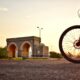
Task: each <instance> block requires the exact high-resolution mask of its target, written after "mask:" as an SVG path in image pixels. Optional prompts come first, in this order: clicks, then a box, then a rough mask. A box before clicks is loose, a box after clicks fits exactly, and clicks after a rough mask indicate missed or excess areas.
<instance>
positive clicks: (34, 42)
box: [6, 36, 49, 58]
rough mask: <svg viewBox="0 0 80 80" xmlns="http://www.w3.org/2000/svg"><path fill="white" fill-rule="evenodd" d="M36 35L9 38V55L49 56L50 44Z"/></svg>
mask: <svg viewBox="0 0 80 80" xmlns="http://www.w3.org/2000/svg"><path fill="white" fill-rule="evenodd" d="M40 40H41V38H39V37H35V36H29V37H21V38H9V39H7V40H6V41H7V52H8V57H25V58H31V57H48V53H49V52H48V46H45V45H44V44H42V43H41V42H40Z"/></svg>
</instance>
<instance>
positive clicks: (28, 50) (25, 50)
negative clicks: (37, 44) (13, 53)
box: [20, 41, 32, 58]
mask: <svg viewBox="0 0 80 80" xmlns="http://www.w3.org/2000/svg"><path fill="white" fill-rule="evenodd" d="M20 50H21V55H22V57H29V58H30V57H32V45H31V43H30V42H29V41H24V42H23V43H22V44H21V47H20Z"/></svg>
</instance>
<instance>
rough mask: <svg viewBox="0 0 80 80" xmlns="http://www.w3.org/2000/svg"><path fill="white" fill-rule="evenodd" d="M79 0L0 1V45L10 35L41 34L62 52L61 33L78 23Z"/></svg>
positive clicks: (52, 46)
mask: <svg viewBox="0 0 80 80" xmlns="http://www.w3.org/2000/svg"><path fill="white" fill-rule="evenodd" d="M79 9H80V0H0V46H2V47H4V46H6V39H7V38H15V37H26V36H39V30H38V28H37V27H40V28H43V29H42V30H41V38H42V43H44V44H45V45H47V46H49V50H50V51H59V47H58V43H59V38H60V35H61V34H62V32H63V31H64V30H65V29H66V28H68V27H70V26H72V25H79V24H80V18H79V17H78V14H77V11H78V10H79Z"/></svg>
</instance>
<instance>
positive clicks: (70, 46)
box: [59, 25, 80, 63]
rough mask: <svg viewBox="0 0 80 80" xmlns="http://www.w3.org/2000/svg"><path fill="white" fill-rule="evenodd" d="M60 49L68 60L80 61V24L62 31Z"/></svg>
mask: <svg viewBox="0 0 80 80" xmlns="http://www.w3.org/2000/svg"><path fill="white" fill-rule="evenodd" d="M59 49H60V52H61V54H62V55H63V57H64V58H66V59H67V60H68V61H70V62H73V63H80V25H74V26H71V27H69V28H67V29H66V30H65V31H64V32H63V33H62V35H61V36H60V39H59Z"/></svg>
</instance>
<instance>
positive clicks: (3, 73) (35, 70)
mask: <svg viewBox="0 0 80 80" xmlns="http://www.w3.org/2000/svg"><path fill="white" fill-rule="evenodd" d="M0 80H80V64H73V63H70V62H68V61H66V60H64V59H61V60H57V59H48V60H24V61H12V60H0Z"/></svg>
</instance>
